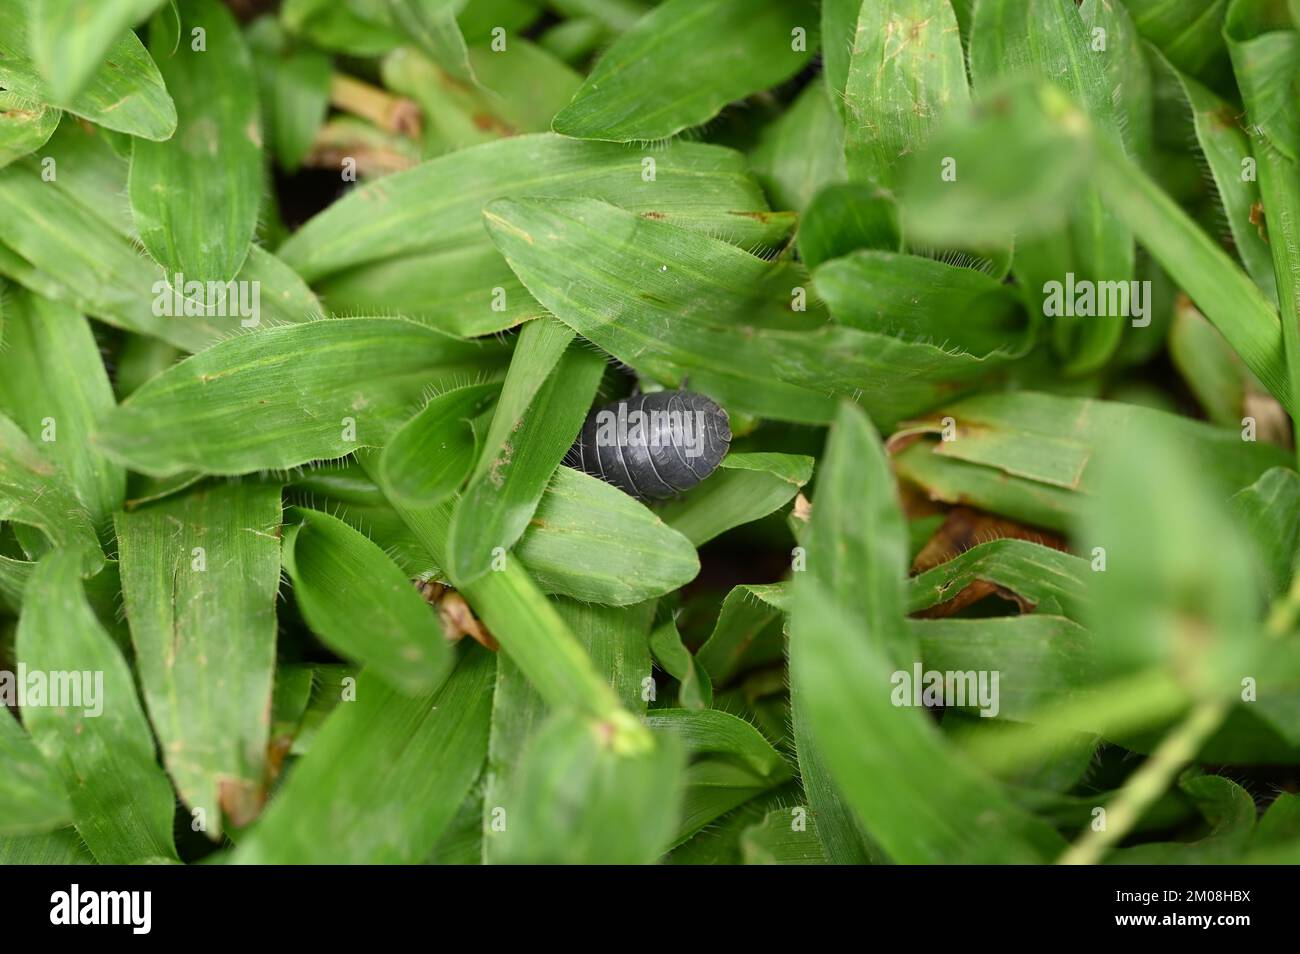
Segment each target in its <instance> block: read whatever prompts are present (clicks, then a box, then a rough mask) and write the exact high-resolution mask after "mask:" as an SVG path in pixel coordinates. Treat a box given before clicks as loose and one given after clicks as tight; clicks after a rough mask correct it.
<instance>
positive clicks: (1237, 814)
mask: <svg viewBox="0 0 1300 954" xmlns="http://www.w3.org/2000/svg"><path fill="white" fill-rule="evenodd" d="M1178 787H1179V788H1180V789H1181V790H1182V792H1183V794H1184V795H1185V796H1187V798H1188V799H1190V800H1191V802H1192V804H1194V805H1195V806H1196V810H1197V811H1198V812H1199V813H1200V814H1201V816H1202V817H1203V818H1204V820H1205V822H1206V824H1207V825H1208V826H1209V831H1208V832H1207V833H1206V834H1205V836H1204V837H1202V838H1199V839H1197V840H1196V841H1190V842H1153V843H1149V844H1145V845H1135V846H1133V847H1131V848H1121V849H1120V850H1118V851H1116V852H1115V853H1114V854H1113V855H1111V856H1110V857H1109V858H1108V859H1107V863H1108V864H1114V865H1138V864H1145V865H1212V864H1224V863H1230V862H1233V861H1236V860H1237V859H1239V858H1240V857H1241V856H1242V855H1243V854H1244V853H1245V851H1246V850H1247V849H1248V847H1253V842H1255V841H1256V839H1255V837H1254V836H1255V835H1256V825H1255V816H1256V808H1255V800H1254V799H1253V798H1252V797H1251V796H1250V793H1249V792H1247V791H1246V790H1245V789H1244V788H1242V787H1241V786H1240V785H1238V784H1237V783H1236V782H1234V781H1232V780H1231V779H1227V778H1223V777H1221V776H1218V775H1196V776H1193V777H1190V778H1183V779H1182V780H1181V781H1180V782H1179V785H1178Z"/></svg>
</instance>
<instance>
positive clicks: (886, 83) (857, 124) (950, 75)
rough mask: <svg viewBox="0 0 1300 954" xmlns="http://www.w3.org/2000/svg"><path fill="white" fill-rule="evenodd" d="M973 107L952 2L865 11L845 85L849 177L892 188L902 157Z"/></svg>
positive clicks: (922, 0)
mask: <svg viewBox="0 0 1300 954" xmlns="http://www.w3.org/2000/svg"><path fill="white" fill-rule="evenodd" d="M969 101H970V91H969V88H968V87H967V84H966V58H965V55H964V53H963V51H962V45H961V35H960V34H959V33H958V30H957V20H956V18H955V17H954V16H953V12H952V7H951V6H950V5H949V3H948V0H885V2H883V3H878V2H866V3H863V4H862V5H861V7H860V9H859V12H858V16H857V24H856V29H855V36H854V39H853V49H852V53H851V55H850V58H849V67H848V73H847V76H846V78H845V85H844V130H845V136H844V154H845V158H846V162H847V165H848V171H849V175H850V176H852V177H853V178H855V179H863V180H868V181H871V182H875V183H877V184H879V185H881V186H884V187H886V188H888V187H892V186H893V185H894V183H895V179H896V168H897V165H898V162H899V160H900V159H901V157H903V156H905V155H907V154H909V153H912V152H914V151H915V150H916V149H917V147H918V146H920V145H921V144H922V143H924V142H925V141H926V140H927V139H928V138H929V135H930V132H931V130H932V129H933V127H934V126H935V125H936V124H937V123H939V122H940V121H942V119H943V117H944V115H945V114H946V113H948V112H949V111H950V110H953V109H960V108H963V107H964V106H965V105H966V104H967V103H968V102H969Z"/></svg>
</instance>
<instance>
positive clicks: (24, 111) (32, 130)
mask: <svg viewBox="0 0 1300 954" xmlns="http://www.w3.org/2000/svg"><path fill="white" fill-rule="evenodd" d="M61 115H62V114H61V113H60V112H59V111H58V110H57V109H55V108H53V107H51V106H45V105H43V104H41V103H33V102H29V101H28V100H25V99H23V98H22V97H21V96H16V95H14V94H13V93H9V92H0V168H3V167H5V166H7V165H9V163H11V162H13V161H14V160H15V159H20V158H22V157H23V156H25V155H27V154H28V153H29V152H35V151H36V150H38V149H40V148H41V146H43V145H45V143H46V141H47V140H49V138H50V136H51V135H53V133H54V128H55V127H56V126H58V125H59V117H60V116H61Z"/></svg>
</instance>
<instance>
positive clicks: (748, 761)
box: [646, 709, 790, 778]
mask: <svg viewBox="0 0 1300 954" xmlns="http://www.w3.org/2000/svg"><path fill="white" fill-rule="evenodd" d="M646 725H648V726H650V728H651V729H654V730H655V732H656V733H660V734H668V735H673V736H676V737H677V739H679V740H680V741H681V743H682V746H683V747H684V748H685V750H686V752H687V753H688V754H690V755H693V756H694V755H714V756H726V757H727V758H732V759H736V760H737V761H739V762H741V763H743V764H744V765H745V766H747V767H748V768H749V769H750V770H751V771H753V772H755V773H756V774H758V775H759V776H761V777H763V778H776V777H788V776H789V774H790V766H789V765H788V764H787V763H786V761H785V759H784V758H783V757H782V756H781V753H780V752H778V751H777V750H776V749H775V748H773V747H772V743H771V742H769V741H767V739H765V738H763V734H762V733H761V732H759V731H758V729H756V728H754V727H753V726H752V725H750V724H749V723H748V722H746V721H745V720H744V719H738V718H737V717H736V716H734V715H732V714H731V713H729V712H722V711H719V710H717V709H654V710H652V711H651V712H650V713H649V715H647V716H646Z"/></svg>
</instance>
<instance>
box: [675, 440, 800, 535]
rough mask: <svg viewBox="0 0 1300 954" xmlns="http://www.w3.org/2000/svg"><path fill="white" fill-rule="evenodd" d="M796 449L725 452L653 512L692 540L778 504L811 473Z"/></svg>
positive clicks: (764, 513) (756, 516) (759, 516)
mask: <svg viewBox="0 0 1300 954" xmlns="http://www.w3.org/2000/svg"><path fill="white" fill-rule="evenodd" d="M812 469H813V460H812V458H811V457H805V456H803V455H801V454H729V455H728V456H727V457H725V458H723V460H722V464H721V465H720V466H719V468H718V469H717V470H716V471H714V472H713V473H712V474H711V475H709V477H708V478H706V479H705V480H704V481H703V482H702V483H700V485H699V486H698V487H695V488H693V489H691V490H690V491H688V492H687V493H686V494H684V495H683V496H682V497H680V498H678V499H676V500H671V501H669V502H668V503H666V504H664V505H663V506H662V507H660V508H659V517H660V519H662V520H663V521H664V523H666V524H668V526H670V527H672V528H673V529H674V530H676V531H677V532H678V533H680V534H682V535H683V536H684V537H686V539H688V540H690V541H691V543H693V544H694V545H695V546H697V547H698V546H703V545H704V544H705V543H707V542H708V541H710V540H712V539H713V538H714V537H717V536H719V535H721V534H723V533H726V532H727V531H728V530H730V529H732V528H733V527H739V526H742V525H744V524H746V523H752V522H753V521H755V520H761V519H762V518H763V517H766V516H767V515H768V514H770V513H773V512H775V511H777V510H779V509H780V508H781V507H784V506H785V505H786V504H787V503H789V502H790V501H791V500H793V499H794V495H795V494H797V493H798V492H799V489H800V488H801V487H803V486H804V485H805V484H806V483H808V481H809V480H810V479H811V478H812Z"/></svg>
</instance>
